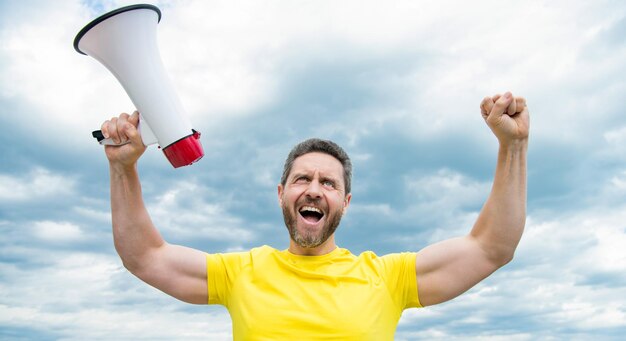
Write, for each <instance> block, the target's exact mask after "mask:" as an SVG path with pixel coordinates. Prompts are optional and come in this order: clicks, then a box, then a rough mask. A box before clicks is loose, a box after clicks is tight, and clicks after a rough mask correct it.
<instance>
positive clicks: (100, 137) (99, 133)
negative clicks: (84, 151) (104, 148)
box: [91, 130, 104, 142]
mask: <svg viewBox="0 0 626 341" xmlns="http://www.w3.org/2000/svg"><path fill="white" fill-rule="evenodd" d="M91 136H93V137H94V138H95V139H96V140H98V142H100V141H102V140H104V134H103V133H102V130H94V131H92V132H91Z"/></svg>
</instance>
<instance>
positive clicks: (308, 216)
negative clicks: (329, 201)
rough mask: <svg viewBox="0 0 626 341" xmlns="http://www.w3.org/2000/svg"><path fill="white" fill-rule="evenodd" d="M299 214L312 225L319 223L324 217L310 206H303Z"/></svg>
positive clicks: (318, 210) (319, 211)
mask: <svg viewBox="0 0 626 341" xmlns="http://www.w3.org/2000/svg"><path fill="white" fill-rule="evenodd" d="M299 212H300V215H301V216H302V218H304V220H306V221H307V222H309V223H313V224H315V223H317V222H319V221H320V220H321V219H322V218H323V217H324V212H322V210H320V209H319V208H316V207H312V206H303V207H302V208H300V211H299Z"/></svg>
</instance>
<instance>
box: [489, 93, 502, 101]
mask: <svg viewBox="0 0 626 341" xmlns="http://www.w3.org/2000/svg"><path fill="white" fill-rule="evenodd" d="M500 97H502V95H500V94H495V95H493V96H491V100H492V101H494V102H496V101H497V100H498V99H500Z"/></svg>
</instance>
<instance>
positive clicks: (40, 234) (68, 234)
mask: <svg viewBox="0 0 626 341" xmlns="http://www.w3.org/2000/svg"><path fill="white" fill-rule="evenodd" d="M33 233H34V235H35V237H37V238H40V239H43V240H47V241H57V242H75V241H78V240H82V239H84V238H85V237H86V236H85V233H84V232H83V230H82V229H81V228H80V226H78V225H76V224H72V223H69V222H56V221H37V222H35V223H34V224H33Z"/></svg>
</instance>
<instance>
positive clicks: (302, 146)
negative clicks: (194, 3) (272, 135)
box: [280, 138, 352, 195]
mask: <svg viewBox="0 0 626 341" xmlns="http://www.w3.org/2000/svg"><path fill="white" fill-rule="evenodd" d="M314 152H319V153H324V154H328V155H330V156H332V157H334V158H335V159H337V160H338V161H339V162H340V163H341V165H342V166H343V182H344V185H345V189H346V195H347V194H349V193H351V192H350V191H351V190H352V186H351V182H352V162H351V161H350V157H349V156H348V154H347V153H346V152H345V151H344V150H343V148H341V147H339V145H338V144H336V143H335V142H333V141H330V140H322V139H318V138H311V139H308V140H305V141H302V142H300V143H298V144H297V145H296V146H295V147H293V149H292V150H291V152H289V155H288V156H287V159H286V160H285V167H284V168H283V176H282V177H281V178H280V183H281V185H283V186H285V184H286V183H287V177H288V176H289V173H290V172H291V168H292V167H293V163H294V161H295V160H296V159H297V158H298V157H300V156H302V155H304V154H308V153H314Z"/></svg>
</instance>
